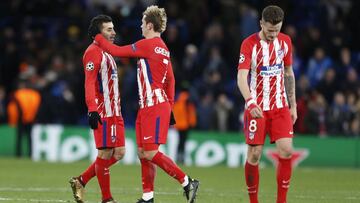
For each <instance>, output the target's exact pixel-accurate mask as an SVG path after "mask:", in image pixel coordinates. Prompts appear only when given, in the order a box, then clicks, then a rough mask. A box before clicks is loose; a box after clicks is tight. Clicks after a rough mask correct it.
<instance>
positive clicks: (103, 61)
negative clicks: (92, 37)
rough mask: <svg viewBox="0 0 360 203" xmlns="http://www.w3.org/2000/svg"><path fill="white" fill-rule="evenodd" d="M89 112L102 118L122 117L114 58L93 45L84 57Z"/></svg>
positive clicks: (86, 97)
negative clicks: (94, 112) (93, 112)
mask: <svg viewBox="0 0 360 203" xmlns="http://www.w3.org/2000/svg"><path fill="white" fill-rule="evenodd" d="M83 65H84V72H85V100H86V105H87V107H88V111H89V112H91V111H97V112H98V113H99V114H100V116H101V117H102V118H104V117H113V116H121V107H120V93H119V84H118V75H117V66H116V63H115V61H114V58H113V57H112V56H111V55H110V54H108V53H106V52H104V51H103V50H102V49H101V48H100V47H99V46H98V45H96V44H95V43H92V44H91V45H90V46H89V47H88V48H87V49H86V51H85V53H84V56H83Z"/></svg>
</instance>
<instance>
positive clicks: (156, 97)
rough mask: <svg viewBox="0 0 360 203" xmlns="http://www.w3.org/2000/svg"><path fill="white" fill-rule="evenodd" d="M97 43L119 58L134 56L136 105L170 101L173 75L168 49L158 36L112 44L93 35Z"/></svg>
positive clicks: (152, 104) (172, 95) (147, 105)
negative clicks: (136, 84) (137, 102)
mask: <svg viewBox="0 0 360 203" xmlns="http://www.w3.org/2000/svg"><path fill="white" fill-rule="evenodd" d="M95 40H96V41H97V42H98V43H99V44H100V46H101V47H102V48H103V49H104V50H106V51H108V52H109V53H111V54H112V55H113V56H119V57H137V58H139V60H138V64H137V82H138V93H139V105H140V108H145V107H151V106H154V105H156V104H160V103H163V102H169V103H170V104H171V106H172V105H173V103H174V94H175V78H174V73H173V70H172V65H171V61H170V52H169V50H168V48H167V46H166V45H165V43H164V41H163V40H162V39H161V38H160V37H155V38H151V39H142V40H139V41H137V42H136V43H134V44H131V45H127V46H116V45H114V44H111V43H109V42H107V41H106V39H105V38H104V37H103V36H101V35H97V36H96V38H95Z"/></svg>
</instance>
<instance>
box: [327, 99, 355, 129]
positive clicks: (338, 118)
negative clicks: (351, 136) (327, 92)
mask: <svg viewBox="0 0 360 203" xmlns="http://www.w3.org/2000/svg"><path fill="white" fill-rule="evenodd" d="M350 115H351V112H350V108H349V106H348V105H347V104H346V99H345V95H344V94H343V93H342V92H336V93H335V94H334V102H333V104H332V105H331V106H330V108H329V110H328V112H327V116H326V120H327V127H326V129H327V132H328V133H329V134H332V135H339V134H341V133H343V132H349V122H350Z"/></svg>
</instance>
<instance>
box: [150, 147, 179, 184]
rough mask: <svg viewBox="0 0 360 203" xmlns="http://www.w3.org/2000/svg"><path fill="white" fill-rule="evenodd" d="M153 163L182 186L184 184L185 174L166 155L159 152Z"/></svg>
mask: <svg viewBox="0 0 360 203" xmlns="http://www.w3.org/2000/svg"><path fill="white" fill-rule="evenodd" d="M151 162H153V163H154V164H156V165H157V166H159V167H160V168H161V169H162V170H164V171H165V172H166V173H167V174H169V175H170V176H171V177H173V178H175V179H176V180H178V181H179V183H180V184H181V183H183V182H184V178H185V173H184V172H183V171H182V170H181V169H180V168H179V167H178V166H177V165H176V164H175V163H174V162H173V161H172V160H171V159H170V158H169V157H167V156H166V155H165V154H163V153H161V152H157V153H156V154H155V156H154V157H153V159H152V160H151Z"/></svg>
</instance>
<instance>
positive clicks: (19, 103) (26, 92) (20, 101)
mask: <svg viewBox="0 0 360 203" xmlns="http://www.w3.org/2000/svg"><path fill="white" fill-rule="evenodd" d="M40 101H41V96H40V93H39V92H38V91H37V90H35V89H32V88H31V87H30V86H29V84H28V83H27V82H26V81H20V82H19V84H18V88H17V90H15V92H14V93H13V96H12V98H11V100H10V103H9V104H8V117H9V124H10V125H11V126H16V143H15V144H16V146H15V149H16V156H17V157H21V156H22V139H23V137H26V138H27V139H28V143H27V149H28V151H27V154H26V155H27V156H28V157H31V154H32V149H31V147H32V140H31V129H32V126H33V123H34V122H35V119H36V115H37V111H38V109H39V105H40Z"/></svg>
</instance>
